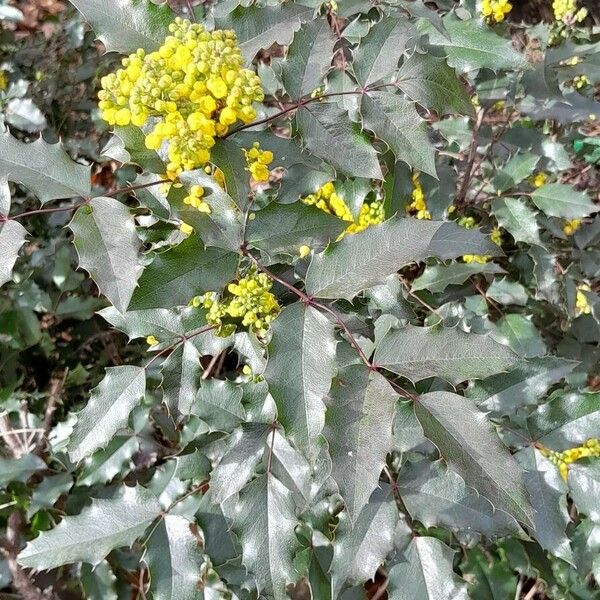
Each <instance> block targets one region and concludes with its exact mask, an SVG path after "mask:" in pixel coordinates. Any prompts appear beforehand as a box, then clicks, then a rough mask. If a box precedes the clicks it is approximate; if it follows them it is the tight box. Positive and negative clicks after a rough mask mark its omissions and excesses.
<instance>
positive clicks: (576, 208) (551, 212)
mask: <svg viewBox="0 0 600 600" xmlns="http://www.w3.org/2000/svg"><path fill="white" fill-rule="evenodd" d="M531 200H532V202H533V203H534V204H535V205H536V206H537V207H538V208H539V209H540V210H541V211H542V212H543V213H544V214H546V215H548V216H550V217H562V218H563V219H581V218H583V217H587V216H588V215H589V214H590V213H592V212H595V211H596V210H597V206H596V205H595V204H594V203H593V202H592V200H591V198H590V197H589V195H588V194H587V193H586V192H578V191H576V190H574V189H573V188H572V187H571V186H570V185H565V184H564V183H548V184H546V185H544V186H542V187H540V188H538V189H537V190H534V192H533V194H531Z"/></svg>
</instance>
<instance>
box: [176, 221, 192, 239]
mask: <svg viewBox="0 0 600 600" xmlns="http://www.w3.org/2000/svg"><path fill="white" fill-rule="evenodd" d="M179 231H181V233H183V235H185V236H188V235H191V234H192V233H193V232H194V228H193V227H192V226H191V225H188V224H187V223H184V222H183V221H182V222H181V223H179Z"/></svg>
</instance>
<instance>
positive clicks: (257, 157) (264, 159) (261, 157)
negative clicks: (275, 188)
mask: <svg viewBox="0 0 600 600" xmlns="http://www.w3.org/2000/svg"><path fill="white" fill-rule="evenodd" d="M244 155H245V156H246V162H247V163H248V171H250V176H251V177H252V179H253V180H254V181H260V182H264V181H269V175H270V172H269V165H270V164H271V163H272V162H273V153H272V152H271V151H270V150H261V149H260V144H259V143H258V142H254V144H252V148H250V150H246V149H244Z"/></svg>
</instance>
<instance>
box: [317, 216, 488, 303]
mask: <svg viewBox="0 0 600 600" xmlns="http://www.w3.org/2000/svg"><path fill="white" fill-rule="evenodd" d="M467 253H468V254H497V253H498V247H497V246H496V245H495V244H493V243H492V242H490V240H489V238H488V237H487V236H485V235H483V234H482V233H480V232H479V231H477V230H472V229H465V228H464V227H459V226H458V225H456V223H451V222H440V221H422V220H419V219H410V218H407V219H403V218H398V217H392V218H391V219H389V220H387V221H386V222H385V223H383V224H381V225H378V226H377V227H370V228H368V229H366V230H365V231H362V232H361V233H360V235H354V236H346V237H344V239H342V240H341V241H340V242H338V243H337V244H335V245H334V246H332V247H330V248H328V249H327V250H325V252H323V253H321V254H316V255H315V256H314V257H313V259H312V261H311V264H310V267H309V269H308V273H307V275H306V289H307V291H308V293H309V294H311V295H312V296H317V297H319V298H346V299H348V300H350V299H352V298H353V297H354V296H355V295H356V294H358V293H359V292H360V291H362V290H365V289H367V288H369V287H372V286H374V285H377V284H380V283H382V282H383V281H384V279H385V278H386V277H387V276H388V275H391V274H392V273H395V272H396V271H398V270H399V269H401V268H402V267H403V266H406V265H407V264H410V263H411V262H420V261H422V260H424V259H425V258H428V257H430V256H437V257H439V258H456V257H458V256H462V255H463V254H467Z"/></svg>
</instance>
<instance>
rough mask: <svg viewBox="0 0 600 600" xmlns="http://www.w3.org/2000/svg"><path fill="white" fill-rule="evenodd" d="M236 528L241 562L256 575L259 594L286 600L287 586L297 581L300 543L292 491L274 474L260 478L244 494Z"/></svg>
mask: <svg viewBox="0 0 600 600" xmlns="http://www.w3.org/2000/svg"><path fill="white" fill-rule="evenodd" d="M231 517H232V518H233V527H234V531H235V532H236V534H237V536H238V538H239V541H240V544H241V546H242V563H243V564H244V566H245V567H246V568H247V569H248V570H249V571H250V573H251V574H252V575H253V576H254V578H255V580H256V583H257V585H258V589H259V591H262V592H264V593H265V594H266V595H268V596H270V597H272V598H274V600H285V599H286V598H287V594H286V585H287V584H288V583H293V582H295V581H296V579H297V577H298V575H297V573H296V571H295V569H294V565H293V558H294V554H295V552H296V551H297V550H298V547H299V543H298V540H297V538H296V534H295V533H294V528H295V527H296V524H297V519H296V515H295V512H294V504H293V502H292V497H291V493H290V491H289V490H288V489H287V488H285V487H284V486H283V484H282V483H281V482H280V481H278V480H277V479H276V478H275V477H274V476H273V475H270V476H269V475H268V474H266V475H261V476H260V477H257V478H256V479H255V480H254V481H253V482H252V483H250V484H249V485H247V486H246V487H245V488H244V489H243V490H242V491H241V492H240V496H239V500H238V502H237V504H236V507H235V513H234V514H232V515H231Z"/></svg>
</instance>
